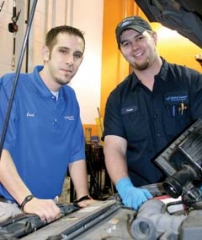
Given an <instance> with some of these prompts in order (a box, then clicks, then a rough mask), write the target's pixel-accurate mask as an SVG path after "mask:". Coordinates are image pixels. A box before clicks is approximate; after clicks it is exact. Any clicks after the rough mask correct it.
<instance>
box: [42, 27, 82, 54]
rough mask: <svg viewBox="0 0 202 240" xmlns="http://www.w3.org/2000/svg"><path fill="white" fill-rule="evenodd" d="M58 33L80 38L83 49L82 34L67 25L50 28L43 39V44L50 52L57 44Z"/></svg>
mask: <svg viewBox="0 0 202 240" xmlns="http://www.w3.org/2000/svg"><path fill="white" fill-rule="evenodd" d="M59 33H68V34H70V35H75V36H78V37H80V38H81V39H82V40H83V42H84V47H85V38H84V34H83V33H82V32H81V31H80V30H79V29H78V28H75V27H72V26H68V25H62V26H57V27H54V28H52V29H51V30H50V31H49V32H48V33H47V34H46V39H45V44H46V46H47V47H48V48H49V50H50V51H52V49H53V47H54V45H55V44H56V43H57V36H58V34H59Z"/></svg>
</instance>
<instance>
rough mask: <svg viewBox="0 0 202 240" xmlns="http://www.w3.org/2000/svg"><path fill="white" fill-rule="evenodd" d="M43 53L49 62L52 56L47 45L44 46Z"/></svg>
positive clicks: (45, 59)
mask: <svg viewBox="0 0 202 240" xmlns="http://www.w3.org/2000/svg"><path fill="white" fill-rule="evenodd" d="M41 53H42V57H43V60H44V62H48V61H49V57H50V51H49V48H48V47H47V46H43V47H42V51H41Z"/></svg>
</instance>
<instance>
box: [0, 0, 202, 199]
mask: <svg viewBox="0 0 202 240" xmlns="http://www.w3.org/2000/svg"><path fill="white" fill-rule="evenodd" d="M32 3H33V0H5V1H2V0H0V47H1V54H0V76H2V75H3V74H5V73H7V72H11V71H15V70H16V68H17V66H18V59H19V56H20V53H21V49H22V44H23V40H24V36H25V32H26V28H27V20H28V19H29V17H30V11H31V9H32ZM131 15H140V16H142V17H144V18H145V19H146V17H145V16H144V14H143V12H142V11H141V10H140V9H139V7H138V6H137V5H136V4H135V3H134V0H110V1H109V0H38V2H37V6H36V11H35V15H34V19H33V23H32V28H31V31H30V35H29V39H28V45H27V47H26V51H25V55H24V59H23V63H22V67H21V72H30V71H32V70H33V67H34V66H35V65H38V64H43V62H42V58H41V48H42V46H43V44H44V38H45V34H46V32H47V31H48V30H50V29H51V28H52V27H55V26H58V25H64V24H67V25H72V26H74V27H77V28H79V29H80V30H82V31H83V32H84V36H85V39H86V50H85V54H84V61H83V63H82V65H81V68H80V69H79V71H78V73H77V75H76V76H75V78H74V79H73V80H72V82H71V83H70V85H71V86H72V87H73V88H74V89H75V91H76V94H77V97H78V101H79V104H80V108H81V118H82V122H83V128H84V133H85V135H86V138H88V142H91V140H92V141H94V142H93V147H95V148H93V149H90V150H89V151H88V153H87V154H90V155H88V156H90V158H93V161H94V163H96V164H97V163H99V164H100V161H102V163H103V155H102V147H101V146H102V143H100V136H101V133H102V130H103V126H102V118H103V116H104V109H105V104H106V100H107V97H108V95H109V93H110V92H111V91H112V89H114V88H115V87H116V86H117V84H119V83H120V82H121V81H122V80H123V79H124V77H126V76H127V75H128V73H129V72H130V71H131V69H130V66H129V64H128V63H127V62H126V61H125V60H124V59H123V57H122V56H121V54H120V52H119V50H118V48H117V44H116V39H115V33H114V32H115V27H116V25H117V23H118V22H120V21H121V20H122V18H124V17H127V16H131ZM151 25H152V27H153V29H154V30H155V31H156V32H157V34H158V39H159V43H158V50H159V52H160V54H161V56H162V57H164V58H165V59H166V60H167V61H170V62H174V63H178V64H181V65H186V66H188V67H191V68H193V69H196V70H198V71H201V65H200V64H199V63H198V62H197V61H196V55H198V54H199V55H201V49H200V48H199V47H197V46H196V45H195V44H194V43H192V42H190V40H188V39H186V38H184V37H182V36H181V35H179V34H178V33H177V32H175V31H172V30H170V29H167V28H165V27H163V26H162V25H161V24H159V23H152V24H151ZM89 138H90V139H89ZM95 144H97V145H96V146H95ZM100 145H101V146H100ZM99 164H98V165H96V166H99ZM92 167H95V166H89V169H91V172H90V174H89V182H91V183H90V184H91V185H90V186H91V187H92V188H93V187H94V189H96V187H98V188H99V190H102V188H103V185H104V184H105V180H106V179H105V172H104V173H103V168H104V166H103V165H102V164H101V165H100V166H99V167H98V168H97V169H95V168H94V169H93V170H92ZM92 171H93V172H92ZM92 176H93V179H92ZM95 183H96V186H94V185H95ZM69 189H70V181H69V178H68V177H67V179H66V180H65V183H64V193H65V195H63V196H62V197H63V198H61V199H62V201H65V202H66V201H69V198H70V195H69ZM96 191H97V190H96ZM67 193H68V194H67Z"/></svg>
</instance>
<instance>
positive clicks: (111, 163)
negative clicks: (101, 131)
mask: <svg viewBox="0 0 202 240" xmlns="http://www.w3.org/2000/svg"><path fill="white" fill-rule="evenodd" d="M125 152H126V142H125V140H123V139H121V138H119V137H111V136H110V137H106V140H105V145H104V156H105V165H106V168H107V171H108V174H109V176H110V178H111V180H112V181H113V183H114V184H116V183H117V181H118V180H119V179H121V178H123V177H128V170H127V162H126V157H125Z"/></svg>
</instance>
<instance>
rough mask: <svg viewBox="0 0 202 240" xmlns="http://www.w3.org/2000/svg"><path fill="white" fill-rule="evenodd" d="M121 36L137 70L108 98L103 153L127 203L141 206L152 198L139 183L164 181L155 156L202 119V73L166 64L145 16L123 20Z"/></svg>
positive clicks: (122, 47) (122, 45)
mask: <svg viewBox="0 0 202 240" xmlns="http://www.w3.org/2000/svg"><path fill="white" fill-rule="evenodd" d="M116 39H117V43H118V47H119V49H120V51H121V53H122V55H123V56H124V58H125V59H126V60H127V61H128V62H129V63H130V65H131V66H132V67H133V73H132V74H130V75H129V76H128V77H127V78H126V79H125V80H124V81H123V82H122V83H120V84H119V85H118V86H117V87H116V89H114V90H113V91H112V93H111V94H110V96H109V98H108V100H107V104H106V109H105V117H104V134H103V139H104V142H105V144H104V154H105V162H106V167H107V170H108V172H109V175H110V177H111V179H112V181H113V182H114V184H115V186H116V189H117V191H118V193H119V195H120V196H121V198H122V201H123V203H124V204H125V205H126V206H128V207H133V208H134V209H136V210H137V209H138V208H139V206H140V205H141V204H142V203H143V202H145V201H147V200H148V199H149V198H151V197H152V195H151V193H150V192H149V191H148V190H146V189H142V188H138V187H139V186H142V185H147V184H152V183H157V182H161V181H163V180H164V179H165V176H164V174H163V172H162V171H161V170H160V169H159V168H158V167H157V166H156V165H155V163H154V159H155V158H156V157H157V156H158V155H159V153H160V152H161V151H162V150H163V149H165V148H166V146H168V145H169V144H170V143H171V142H172V141H174V139H175V138H176V137H177V136H179V134H180V133H182V132H183V131H184V130H185V129H186V128H187V127H188V126H189V125H190V124H191V123H193V122H194V121H195V120H196V119H198V118H201V117H202V75H201V74H200V73H198V72H196V71H194V70H192V69H189V68H186V67H183V66H179V65H176V64H169V63H167V62H166V61H165V60H164V59H163V58H162V57H161V56H160V55H159V54H158V52H157V49H156V44H157V34H156V33H155V32H154V31H153V30H152V28H151V26H150V25H149V24H148V22H146V21H145V20H144V19H142V18H140V17H137V16H134V17H128V18H126V19H124V20H123V21H122V22H121V23H119V24H118V26H117V28H116Z"/></svg>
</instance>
